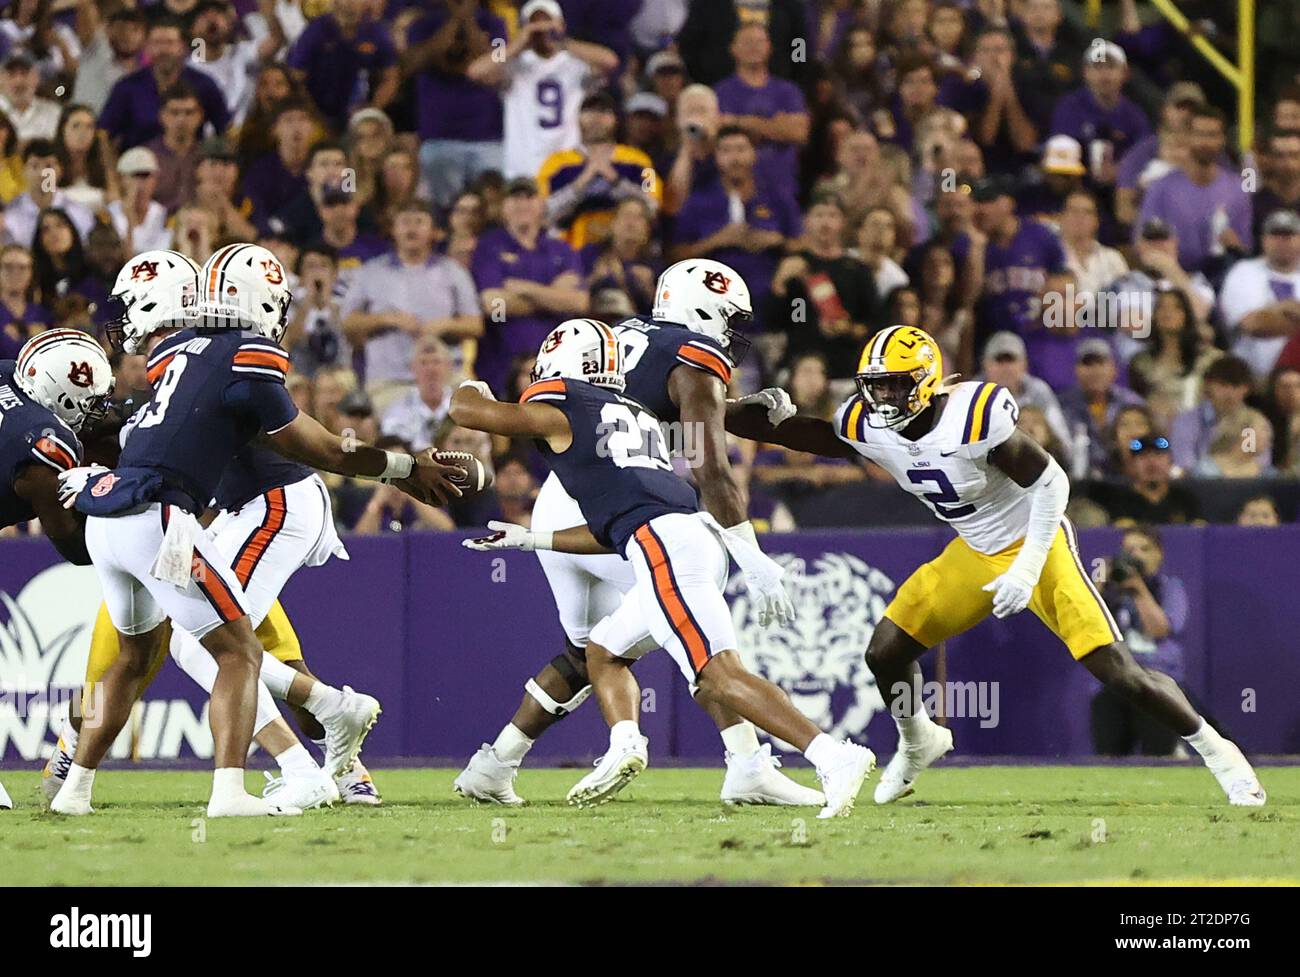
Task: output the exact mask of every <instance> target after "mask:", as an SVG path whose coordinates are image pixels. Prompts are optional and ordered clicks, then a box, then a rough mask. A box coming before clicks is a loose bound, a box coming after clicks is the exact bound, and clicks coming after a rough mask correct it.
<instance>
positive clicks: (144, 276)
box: [131, 261, 158, 282]
mask: <svg viewBox="0 0 1300 977" xmlns="http://www.w3.org/2000/svg"><path fill="white" fill-rule="evenodd" d="M157 277H158V262H156V261H141V262H139V263H137V264H134V265H132V266H131V281H133V282H151V281H153V280H154V279H155V278H157Z"/></svg>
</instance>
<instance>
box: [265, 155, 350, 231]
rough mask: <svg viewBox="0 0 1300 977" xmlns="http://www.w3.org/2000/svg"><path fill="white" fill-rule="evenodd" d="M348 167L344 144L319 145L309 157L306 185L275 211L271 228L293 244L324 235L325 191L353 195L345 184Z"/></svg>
mask: <svg viewBox="0 0 1300 977" xmlns="http://www.w3.org/2000/svg"><path fill="white" fill-rule="evenodd" d="M347 166H348V156H347V153H346V152H344V150H343V147H342V146H341V145H339V144H338V143H335V142H318V143H316V144H315V145H314V146H312V148H311V152H310V153H308V155H307V169H306V170H304V171H303V175H304V176H305V177H306V186H305V187H303V189H302V190H300V191H298V194H297V196H295V197H292V198H290V199H289V200H286V201H284V202H283V204H282V205H281V206H280V207H279V208H277V209H276V211H275V213H274V215H273V216H272V217H271V219H270V220H269V221H268V222H267V223H268V225H270V226H274V227H276V228H277V229H280V230H283V232H284V236H285V237H287V238H288V239H289V240H290V241H292V242H293V243H294V244H297V245H302V244H305V243H306V242H308V241H314V240H315V239H316V238H318V237H319V236H320V233H321V222H322V210H323V208H324V206H325V204H324V199H325V192H326V191H327V190H342V191H343V192H344V193H346V194H347V195H348V196H351V195H352V194H353V191H352V189H351V188H350V186H349V183H350V181H348V182H345V175H346V173H347ZM331 199H337V197H336V196H332V197H331Z"/></svg>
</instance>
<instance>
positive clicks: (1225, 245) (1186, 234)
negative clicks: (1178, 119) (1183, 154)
mask: <svg viewBox="0 0 1300 977" xmlns="http://www.w3.org/2000/svg"><path fill="white" fill-rule="evenodd" d="M1190 133H1191V135H1190V142H1189V145H1188V158H1187V163H1186V164H1185V165H1184V166H1182V167H1181V168H1179V169H1176V170H1173V171H1171V172H1170V173H1169V174H1168V175H1166V176H1162V177H1161V178H1160V179H1158V180H1156V181H1155V182H1154V183H1152V184H1151V185H1150V186H1148V187H1147V191H1146V194H1145V195H1144V196H1143V198H1142V207H1141V209H1140V210H1139V211H1138V223H1139V225H1142V224H1145V223H1146V222H1147V221H1149V220H1151V218H1153V217H1159V218H1161V219H1162V220H1164V221H1165V222H1167V223H1168V224H1169V226H1170V227H1172V228H1173V229H1174V232H1175V233H1176V234H1177V236H1178V262H1179V264H1181V265H1182V266H1183V267H1184V268H1187V269H1190V270H1193V271H1198V270H1202V268H1203V267H1204V266H1205V265H1206V264H1207V262H1208V261H1209V260H1210V259H1212V258H1219V257H1222V256H1223V255H1225V254H1226V253H1228V252H1231V253H1233V254H1241V253H1244V252H1249V251H1250V249H1251V248H1252V246H1253V241H1254V238H1253V237H1252V234H1251V227H1250V225H1251V205H1250V196H1249V194H1247V193H1246V192H1245V190H1243V189H1242V186H1241V176H1240V174H1238V173H1234V172H1233V171H1231V170H1229V169H1226V168H1225V167H1223V166H1222V165H1220V163H1219V158H1220V157H1221V156H1222V154H1223V149H1224V145H1225V144H1226V133H1227V121H1226V118H1225V116H1224V114H1223V112H1222V111H1220V110H1219V109H1217V108H1214V107H1213V106H1209V105H1202V106H1198V107H1197V108H1195V109H1194V110H1193V111H1192V121H1191V130H1190Z"/></svg>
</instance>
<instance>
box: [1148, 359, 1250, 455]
mask: <svg viewBox="0 0 1300 977" xmlns="http://www.w3.org/2000/svg"><path fill="white" fill-rule="evenodd" d="M1252 386H1253V379H1252V377H1251V375H1250V366H1249V365H1247V363H1246V361H1245V360H1243V359H1241V358H1240V357H1237V356H1222V357H1220V358H1219V359H1217V360H1215V361H1214V362H1213V363H1211V364H1210V365H1209V366H1208V367H1206V369H1205V374H1204V376H1203V378H1202V382H1201V389H1202V393H1203V399H1202V400H1201V402H1200V403H1199V404H1197V405H1196V406H1194V407H1191V408H1189V409H1187V410H1185V411H1183V412H1182V413H1181V414H1179V415H1178V416H1177V417H1175V418H1174V422H1173V424H1172V426H1171V427H1170V429H1169V440H1170V442H1171V444H1172V445H1173V457H1174V463H1175V464H1176V465H1178V466H1179V467H1180V468H1182V469H1184V470H1185V471H1188V472H1191V471H1194V470H1196V469H1197V468H1198V467H1201V466H1203V465H1204V464H1208V463H1209V462H1210V454H1211V451H1212V450H1213V449H1215V448H1218V449H1219V450H1222V448H1223V442H1224V441H1225V439H1226V440H1228V441H1232V440H1234V439H1235V440H1237V441H1240V440H1242V439H1243V438H1244V437H1245V436H1246V434H1245V432H1246V430H1247V429H1248V428H1251V427H1252V425H1253V423H1254V421H1255V417H1254V415H1255V414H1257V413H1258V412H1257V411H1253V410H1252V409H1251V408H1249V407H1247V406H1246V397H1247V396H1248V395H1249V394H1250V392H1251V388H1252ZM1270 433H1271V432H1270Z"/></svg>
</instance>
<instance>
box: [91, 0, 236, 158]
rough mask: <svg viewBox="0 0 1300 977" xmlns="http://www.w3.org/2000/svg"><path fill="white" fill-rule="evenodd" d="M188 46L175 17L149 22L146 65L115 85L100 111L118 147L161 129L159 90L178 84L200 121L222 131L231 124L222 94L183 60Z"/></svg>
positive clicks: (139, 141)
mask: <svg viewBox="0 0 1300 977" xmlns="http://www.w3.org/2000/svg"><path fill="white" fill-rule="evenodd" d="M188 51H189V48H188V46H187V44H186V37H185V28H184V27H183V26H182V24H181V22H180V21H179V20H176V19H175V18H173V17H171V16H168V15H165V14H164V15H162V16H159V17H157V18H155V19H154V20H153V21H152V22H151V23H150V24H149V30H148V33H147V34H146V35H145V44H144V52H145V59H146V61H147V66H146V67H144V68H140V69H138V70H137V71H133V72H131V73H130V74H127V75H124V76H123V77H121V78H120V79H118V80H117V82H115V83H114V85H113V88H112V90H111V91H110V92H109V94H108V100H107V101H106V102H105V103H104V108H103V111H101V112H100V114H99V125H100V127H101V128H102V129H104V130H105V131H107V132H108V134H109V136H110V137H111V138H112V140H113V142H114V143H115V144H116V145H117V148H118V149H119V150H125V149H130V148H131V147H132V146H139V145H141V144H142V143H146V142H148V141H149V140H150V139H152V138H153V137H154V136H156V135H158V134H159V133H160V132H161V131H162V123H161V120H160V115H161V112H160V109H161V108H162V102H161V98H162V94H163V93H164V92H166V91H167V90H168V89H170V88H172V87H173V86H175V85H177V84H180V83H183V84H184V85H185V86H186V87H187V88H189V89H190V90H191V91H193V92H194V94H195V96H196V97H197V98H198V100H199V104H200V105H201V106H202V107H203V124H205V125H211V126H212V127H213V128H214V129H215V130H216V131H218V132H221V131H223V130H224V129H225V128H226V126H227V125H229V124H230V111H229V109H227V108H226V99H225V96H224V95H222V94H221V89H219V88H218V87H217V83H216V82H214V81H213V80H212V79H211V78H209V77H208V76H207V75H205V74H204V73H203V72H201V71H199V70H198V69H197V68H194V67H192V66H191V65H189V64H188V63H187V62H186V60H185V59H186V56H187V54H188Z"/></svg>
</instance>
